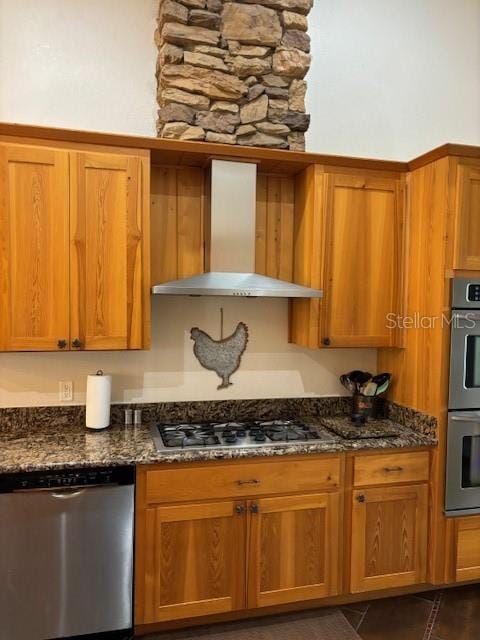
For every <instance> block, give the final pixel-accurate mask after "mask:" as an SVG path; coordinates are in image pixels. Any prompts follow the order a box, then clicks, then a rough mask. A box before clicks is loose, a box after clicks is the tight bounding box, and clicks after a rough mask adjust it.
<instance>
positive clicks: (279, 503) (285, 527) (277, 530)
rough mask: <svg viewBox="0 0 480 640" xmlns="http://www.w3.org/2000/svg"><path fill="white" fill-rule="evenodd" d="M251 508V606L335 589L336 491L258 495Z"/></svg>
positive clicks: (308, 597) (330, 592)
mask: <svg viewBox="0 0 480 640" xmlns="http://www.w3.org/2000/svg"><path fill="white" fill-rule="evenodd" d="M249 512H250V514H251V516H250V517H251V521H250V527H251V528H250V531H251V533H250V551H249V556H248V576H249V579H248V607H249V608H253V607H265V606H271V605H275V604H284V603H287V602H296V601H300V600H311V599H315V598H323V597H325V596H329V595H335V594H336V593H337V576H338V560H337V558H338V548H337V545H338V494H337V493H324V494H306V495H293V496H281V497H274V498H260V499H259V500H255V501H252V502H250V503H249Z"/></svg>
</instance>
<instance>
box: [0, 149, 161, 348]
mask: <svg viewBox="0 0 480 640" xmlns="http://www.w3.org/2000/svg"><path fill="white" fill-rule="evenodd" d="M148 175H149V171H148V164H147V162H146V161H145V158H144V157H141V156H135V155H130V154H128V153H125V152H123V153H122V152H120V151H118V152H117V151H116V152H111V153H107V152H105V153H93V152H80V151H69V150H58V149H54V148H52V147H47V146H45V147H40V146H39V147H33V146H26V145H13V144H12V145H10V144H0V186H1V189H2V192H3V194H4V197H2V198H1V199H0V238H1V240H0V260H1V263H2V269H1V274H0V284H1V286H0V306H1V308H2V309H4V310H5V311H6V313H2V319H0V349H1V350H6V351H48V350H58V349H61V350H79V349H141V348H145V347H147V346H148V345H149V322H150V319H149V315H150V306H149V301H150V293H149V284H150V280H149V247H148V242H147V241H148V238H149V221H148V215H147V214H148V203H147V198H148Z"/></svg>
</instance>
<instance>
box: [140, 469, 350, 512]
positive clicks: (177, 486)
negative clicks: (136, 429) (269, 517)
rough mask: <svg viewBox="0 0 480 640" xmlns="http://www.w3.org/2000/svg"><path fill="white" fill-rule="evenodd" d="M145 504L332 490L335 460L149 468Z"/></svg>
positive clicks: (335, 483) (335, 480)
mask: <svg viewBox="0 0 480 640" xmlns="http://www.w3.org/2000/svg"><path fill="white" fill-rule="evenodd" d="M146 476H147V477H146V502H147V503H150V504H152V503H168V502H187V501H191V500H205V499H208V500H212V499H216V498H229V497H234V498H237V497H240V498H241V497H244V496H256V495H258V496H260V495H262V496H264V495H268V494H279V493H293V492H299V491H301V492H304V491H318V490H325V489H336V488H337V487H338V485H339V478H340V460H339V458H323V459H318V458H317V459H308V460H279V461H275V462H256V463H244V464H231V465H222V464H219V463H217V464H214V465H211V464H207V465H205V466H198V467H191V468H185V467H183V468H181V469H158V470H157V469H153V470H150V471H147V474H146Z"/></svg>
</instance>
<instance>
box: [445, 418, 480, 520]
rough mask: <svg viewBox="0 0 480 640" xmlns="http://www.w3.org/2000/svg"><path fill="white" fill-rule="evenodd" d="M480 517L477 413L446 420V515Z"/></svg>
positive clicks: (479, 419)
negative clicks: (475, 515) (473, 515)
mask: <svg viewBox="0 0 480 640" xmlns="http://www.w3.org/2000/svg"><path fill="white" fill-rule="evenodd" d="M471 513H480V411H457V412H452V413H450V414H449V417H448V438H447V477H446V488H445V514H446V515H447V516H458V515H469V514H471Z"/></svg>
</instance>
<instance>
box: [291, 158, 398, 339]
mask: <svg viewBox="0 0 480 640" xmlns="http://www.w3.org/2000/svg"><path fill="white" fill-rule="evenodd" d="M297 194H298V197H297V201H296V212H295V225H296V226H295V270H294V279H295V282H298V283H299V284H304V285H307V286H312V287H317V288H321V289H323V290H324V298H323V299H322V300H299V301H297V300H295V301H294V302H293V305H292V318H291V339H292V341H293V342H295V343H296V344H300V345H303V346H309V347H319V346H331V347H382V346H394V345H396V343H397V340H398V333H397V331H395V329H394V328H393V322H391V319H389V315H388V314H397V313H398V312H399V309H400V307H401V300H402V283H403V277H402V263H401V259H402V251H403V198H402V183H401V180H400V179H399V178H397V177H384V176H383V175H375V174H371V173H365V174H357V173H352V174H351V175H346V174H336V173H332V174H326V173H324V172H323V170H322V169H321V168H320V167H309V168H308V169H306V170H305V171H304V172H303V173H302V174H301V175H300V176H298V179H297Z"/></svg>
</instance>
